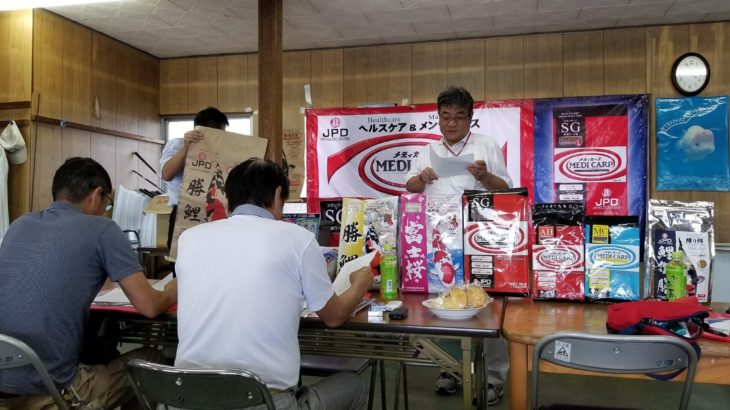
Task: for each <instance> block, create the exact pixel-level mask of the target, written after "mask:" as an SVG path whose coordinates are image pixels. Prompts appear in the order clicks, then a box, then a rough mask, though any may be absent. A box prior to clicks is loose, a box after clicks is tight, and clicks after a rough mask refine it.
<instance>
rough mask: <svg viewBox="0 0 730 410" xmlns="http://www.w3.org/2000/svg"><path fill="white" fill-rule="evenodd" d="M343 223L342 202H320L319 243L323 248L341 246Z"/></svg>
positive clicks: (335, 200) (337, 200)
mask: <svg viewBox="0 0 730 410" xmlns="http://www.w3.org/2000/svg"><path fill="white" fill-rule="evenodd" d="M341 222H342V200H341V199H334V200H323V201H319V235H318V238H317V239H318V241H319V244H320V245H323V246H334V247H338V246H340V223H341Z"/></svg>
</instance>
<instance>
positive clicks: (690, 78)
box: [672, 53, 710, 96]
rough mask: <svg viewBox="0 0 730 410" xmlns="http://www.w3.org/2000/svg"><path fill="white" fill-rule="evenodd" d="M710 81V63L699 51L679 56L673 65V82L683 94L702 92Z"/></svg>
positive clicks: (689, 94)
mask: <svg viewBox="0 0 730 410" xmlns="http://www.w3.org/2000/svg"><path fill="white" fill-rule="evenodd" d="M709 82H710V64H709V63H708V62H707V60H706V59H705V58H704V57H702V56H701V55H699V54H697V53H686V54H682V55H681V56H679V58H678V59H677V61H675V62H674V65H673V66H672V84H674V88H676V89H677V91H679V93H680V94H682V95H687V96H692V95H697V94H699V93H701V92H702V90H704V89H705V87H706V86H707V83H709Z"/></svg>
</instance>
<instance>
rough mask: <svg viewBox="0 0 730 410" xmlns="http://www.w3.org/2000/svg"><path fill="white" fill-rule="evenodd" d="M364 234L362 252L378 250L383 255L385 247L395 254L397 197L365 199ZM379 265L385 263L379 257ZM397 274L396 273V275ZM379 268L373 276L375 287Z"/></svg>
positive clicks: (378, 276)
mask: <svg viewBox="0 0 730 410" xmlns="http://www.w3.org/2000/svg"><path fill="white" fill-rule="evenodd" d="M364 223H365V234H364V237H363V254H367V253H371V252H379V253H380V254H381V255H385V248H388V249H389V252H392V253H394V254H396V255H397V252H398V248H397V242H398V197H397V196H388V197H384V198H378V199H366V200H365V215H364ZM380 263H381V266H382V265H383V264H385V263H387V261H386V258H381V260H380ZM396 276H397V275H396ZM380 279H381V278H380V268H378V275H376V276H375V282H376V287H377V285H379V284H380Z"/></svg>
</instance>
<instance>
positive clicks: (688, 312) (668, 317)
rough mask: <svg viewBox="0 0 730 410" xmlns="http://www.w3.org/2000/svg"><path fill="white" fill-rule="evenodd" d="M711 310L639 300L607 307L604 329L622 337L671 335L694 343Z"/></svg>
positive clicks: (691, 304) (687, 303) (694, 306)
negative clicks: (622, 335) (623, 335)
mask: <svg viewBox="0 0 730 410" xmlns="http://www.w3.org/2000/svg"><path fill="white" fill-rule="evenodd" d="M709 315H710V308H708V307H706V306H702V305H699V304H697V303H696V302H695V303H691V302H689V301H682V300H679V301H674V302H665V301H659V300H641V301H636V302H626V303H618V304H615V305H611V306H609V307H608V318H607V319H606V329H607V330H608V332H609V333H620V334H625V335H635V334H643V335H670V336H677V337H681V338H682V339H684V340H686V341H687V342H690V343H694V342H696V341H697V339H698V338H699V337H700V335H701V334H702V325H703V323H704V319H705V318H706V317H707V316H709Z"/></svg>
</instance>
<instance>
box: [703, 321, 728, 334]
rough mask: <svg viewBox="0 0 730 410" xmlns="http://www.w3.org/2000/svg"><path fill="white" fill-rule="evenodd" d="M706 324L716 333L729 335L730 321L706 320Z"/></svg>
mask: <svg viewBox="0 0 730 410" xmlns="http://www.w3.org/2000/svg"><path fill="white" fill-rule="evenodd" d="M708 323H709V325H710V328H712V330H716V331H718V332H723V333H725V334H730V319H725V320H717V321H714V320H712V321H711V320H708Z"/></svg>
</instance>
